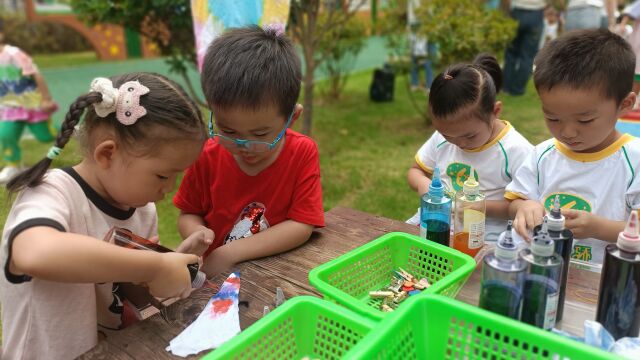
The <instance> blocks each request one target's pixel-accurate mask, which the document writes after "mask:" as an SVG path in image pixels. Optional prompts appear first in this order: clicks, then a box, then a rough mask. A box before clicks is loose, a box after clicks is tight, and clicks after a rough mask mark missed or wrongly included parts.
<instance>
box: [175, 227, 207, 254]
mask: <svg viewBox="0 0 640 360" xmlns="http://www.w3.org/2000/svg"><path fill="white" fill-rule="evenodd" d="M214 238H215V234H214V233H213V230H211V229H209V228H207V227H206V226H202V225H201V226H199V227H198V230H196V231H194V232H193V233H192V234H191V235H189V236H188V237H187V238H186V239H184V241H183V242H182V243H181V244H180V245H178V248H177V249H176V252H181V253H185V254H194V255H198V256H202V255H203V254H204V252H205V251H207V249H208V248H209V245H211V244H212V243H213V239H214Z"/></svg>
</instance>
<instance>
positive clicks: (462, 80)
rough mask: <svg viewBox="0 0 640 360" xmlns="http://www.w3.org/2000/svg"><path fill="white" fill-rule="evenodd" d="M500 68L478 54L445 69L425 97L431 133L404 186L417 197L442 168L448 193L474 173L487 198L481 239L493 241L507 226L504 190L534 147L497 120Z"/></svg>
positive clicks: (507, 125) (512, 129)
mask: <svg viewBox="0 0 640 360" xmlns="http://www.w3.org/2000/svg"><path fill="white" fill-rule="evenodd" d="M501 86H502V70H501V69H500V65H499V64H498V61H497V60H496V58H495V57H493V56H492V55H488V54H482V55H479V56H478V57H477V58H476V59H475V61H474V62H473V63H472V64H456V65H451V66H449V67H448V68H447V69H446V70H445V71H444V72H443V73H441V74H438V76H437V77H436V78H435V79H434V81H433V85H432V86H431V93H430V94H429V111H430V113H431V120H432V123H433V127H434V128H435V130H436V131H435V132H434V133H433V135H431V138H430V139H429V140H427V142H426V143H424V145H422V147H421V148H420V149H419V150H418V153H417V154H416V155H415V162H414V164H413V166H412V167H411V168H410V169H409V173H408V182H409V185H410V186H411V188H412V189H414V190H416V191H417V192H418V194H419V195H423V194H424V193H426V192H427V191H429V184H430V183H431V180H430V179H431V176H432V175H433V169H434V168H435V167H436V166H437V167H438V168H439V169H440V174H441V175H442V180H443V182H444V183H445V184H446V185H447V187H448V189H449V190H450V191H451V192H456V191H459V190H461V189H462V185H463V183H464V182H465V180H467V178H468V177H469V176H470V175H471V169H473V170H474V176H475V178H476V180H478V182H479V183H480V189H481V190H482V191H483V192H484V193H485V195H486V197H487V200H488V201H487V220H486V226H485V239H486V240H488V241H495V240H497V238H498V235H499V234H500V233H501V232H502V231H504V229H505V228H506V226H507V222H506V220H505V219H508V216H509V213H508V210H509V203H508V202H507V201H505V199H504V189H505V187H506V186H507V185H508V184H509V183H510V182H511V179H512V177H513V176H514V174H515V172H516V170H517V169H518V168H520V166H521V165H522V164H523V161H524V159H525V158H526V157H527V155H528V154H529V153H530V152H531V151H532V150H533V146H532V145H531V144H530V143H529V141H527V139H525V138H524V137H523V136H522V135H520V133H518V132H517V131H516V129H514V128H513V126H512V125H511V124H510V123H509V122H507V121H504V120H501V119H500V113H501V111H502V103H501V102H500V101H497V99H496V94H497V93H498V92H499V91H500V88H501Z"/></svg>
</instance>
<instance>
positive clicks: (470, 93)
mask: <svg viewBox="0 0 640 360" xmlns="http://www.w3.org/2000/svg"><path fill="white" fill-rule="evenodd" d="M501 88H502V70H501V69H500V65H499V64H498V60H497V59H496V58H495V56H493V55H490V54H480V55H478V56H477V57H476V58H475V60H474V61H473V63H472V64H456V65H451V66H449V67H448V68H447V69H446V70H445V71H444V72H442V73H440V74H438V76H436V78H435V79H434V80H433V83H432V84H431V91H430V92H429V108H430V110H431V113H432V114H433V116H434V117H436V118H442V117H446V116H450V115H453V114H456V113H458V112H460V111H462V110H464V109H470V110H471V111H472V114H473V115H475V116H477V117H478V118H480V119H482V120H484V121H487V122H488V121H489V120H490V119H491V114H492V113H493V108H494V105H495V103H496V94H497V93H498V92H499V91H500V89H501ZM470 106H471V107H470Z"/></svg>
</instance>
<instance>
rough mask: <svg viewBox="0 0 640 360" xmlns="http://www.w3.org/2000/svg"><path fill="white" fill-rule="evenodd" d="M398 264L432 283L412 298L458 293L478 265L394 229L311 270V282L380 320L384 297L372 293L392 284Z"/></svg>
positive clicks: (332, 297)
mask: <svg viewBox="0 0 640 360" xmlns="http://www.w3.org/2000/svg"><path fill="white" fill-rule="evenodd" d="M399 267H401V268H403V269H404V270H406V271H408V272H410V273H411V274H413V276H415V277H417V278H418V279H420V278H426V279H427V280H429V283H431V286H430V287H429V288H428V289H427V290H424V291H422V292H421V293H420V294H419V295H414V296H412V297H416V296H425V295H426V294H443V295H446V296H449V297H455V296H456V295H457V294H458V291H459V290H460V289H461V288H462V286H463V285H464V283H465V282H466V281H467V279H468V278H469V276H470V275H471V273H472V272H473V270H474V269H475V267H476V263H475V261H474V260H473V258H471V257H470V256H468V255H466V254H463V253H461V252H459V251H457V250H453V249H451V248H449V247H446V246H443V245H440V244H437V243H435V242H432V241H426V240H425V239H422V238H420V237H418V236H415V235H410V234H405V233H400V232H393V233H389V234H386V235H384V236H381V237H379V238H378V239H376V240H373V241H371V242H370V243H368V244H366V245H363V246H361V247H359V248H356V249H354V250H352V251H350V252H348V253H346V254H344V255H342V256H340V257H338V258H336V259H333V260H331V261H329V262H328V263H326V264H323V265H320V266H318V267H317V268H315V269H313V270H311V272H310V273H309V282H310V283H311V285H313V286H314V287H316V288H317V289H318V291H320V293H322V295H324V297H325V299H327V300H330V301H334V302H336V303H338V304H341V305H343V306H346V307H347V308H349V309H351V310H353V311H355V312H357V313H359V314H362V315H364V316H366V317H368V318H370V319H373V320H376V321H378V320H381V319H382V318H383V317H384V316H385V315H387V314H389V313H385V312H382V311H381V310H380V303H381V301H382V300H381V299H371V298H370V297H369V291H373V290H379V289H381V288H385V287H387V286H389V283H390V281H391V277H392V275H393V270H395V269H397V268H399Z"/></svg>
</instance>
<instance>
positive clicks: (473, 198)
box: [453, 168, 486, 256]
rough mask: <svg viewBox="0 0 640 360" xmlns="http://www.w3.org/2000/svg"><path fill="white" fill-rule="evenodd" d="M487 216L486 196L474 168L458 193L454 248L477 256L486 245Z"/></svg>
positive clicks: (455, 211) (454, 225) (454, 224)
mask: <svg viewBox="0 0 640 360" xmlns="http://www.w3.org/2000/svg"><path fill="white" fill-rule="evenodd" d="M485 218H486V201H485V196H484V194H483V193H482V192H480V184H479V183H478V182H477V181H476V179H475V176H474V171H473V168H471V174H470V175H469V177H468V178H467V180H466V181H465V182H464V186H463V187H462V191H458V193H457V194H456V201H455V209H454V223H453V229H454V230H453V231H454V232H453V248H454V249H456V250H459V251H461V252H463V253H465V254H467V255H470V256H476V254H477V253H478V252H479V251H480V249H481V248H482V246H483V245H484V233H485V230H484V226H485Z"/></svg>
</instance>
